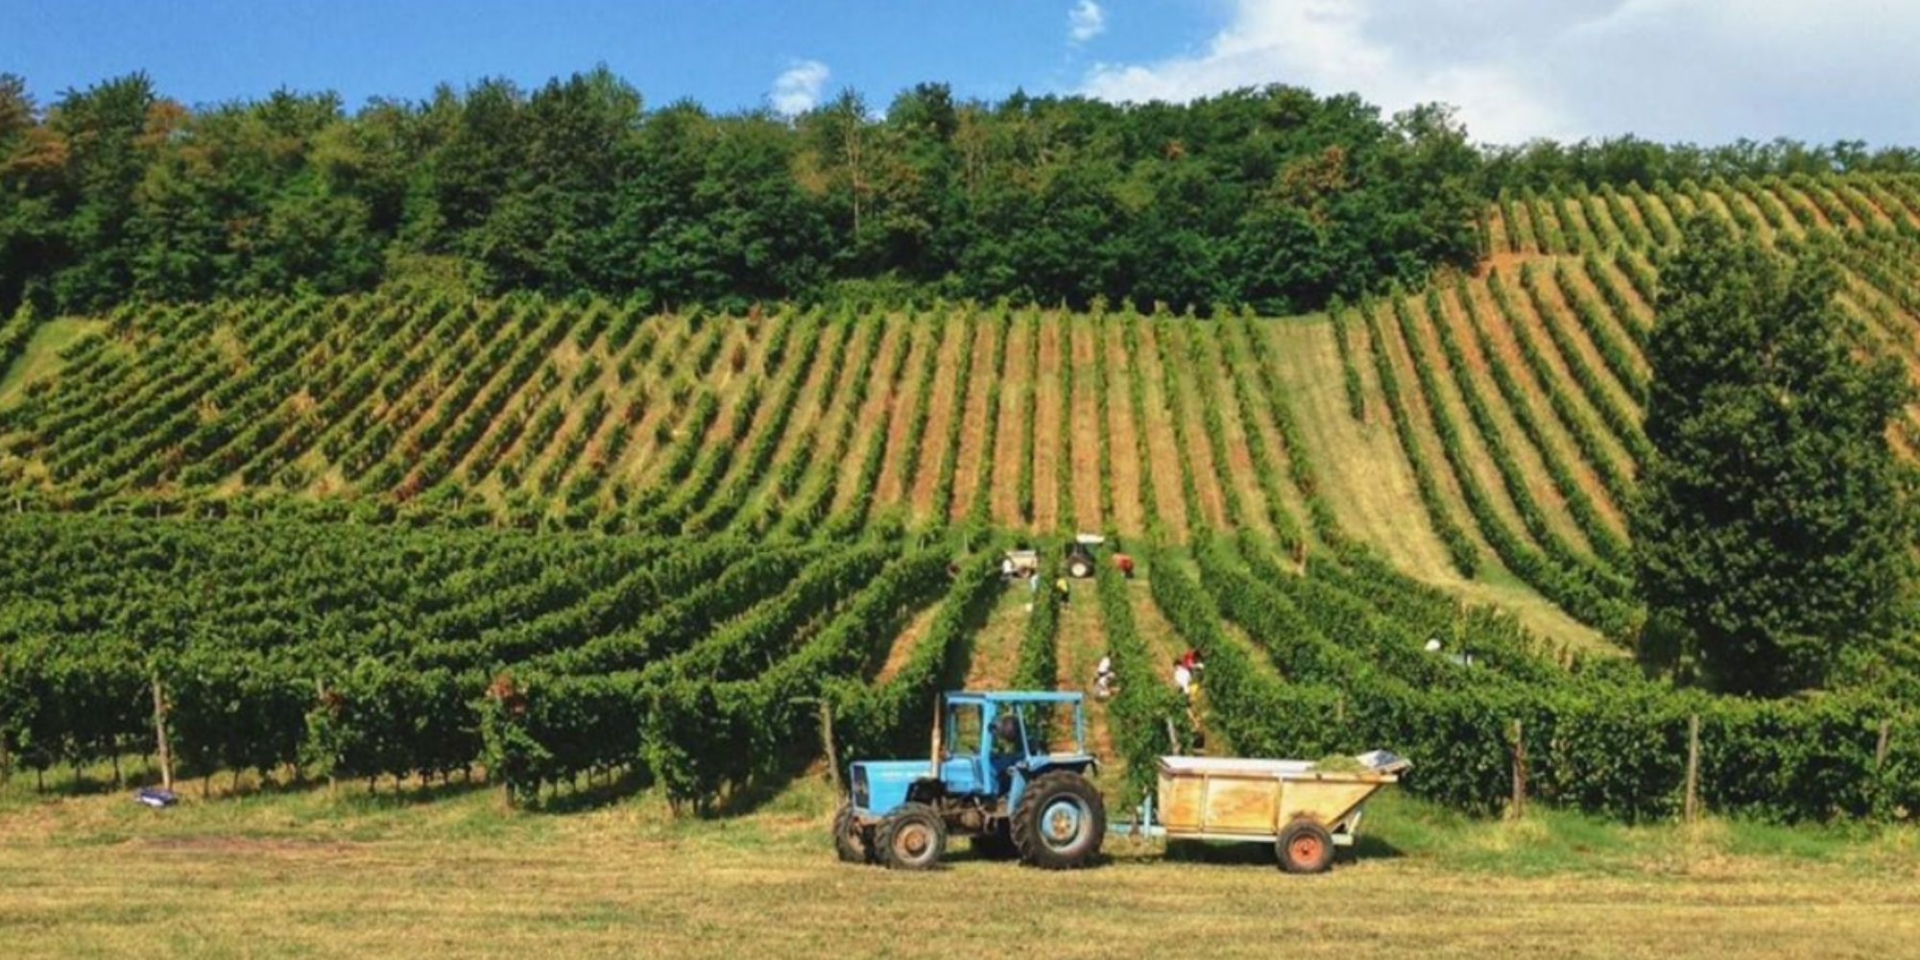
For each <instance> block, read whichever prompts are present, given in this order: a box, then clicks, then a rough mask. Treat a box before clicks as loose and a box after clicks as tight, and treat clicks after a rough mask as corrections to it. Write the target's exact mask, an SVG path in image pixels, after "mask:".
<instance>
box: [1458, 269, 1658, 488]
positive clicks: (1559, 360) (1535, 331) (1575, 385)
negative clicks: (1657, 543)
mask: <svg viewBox="0 0 1920 960" xmlns="http://www.w3.org/2000/svg"><path fill="white" fill-rule="evenodd" d="M1501 280H1502V281H1503V282H1505V283H1506V285H1507V295H1508V298H1509V302H1510V303H1512V304H1513V308H1514V312H1515V314H1516V317H1517V320H1518V322H1519V323H1521V324H1522V325H1524V326H1525V328H1526V333H1527V336H1528V337H1530V338H1531V339H1532V340H1533V342H1534V344H1535V345H1536V346H1537V347H1539V350H1540V355H1541V357H1542V359H1544V360H1545V361H1546V364H1547V368H1548V369H1549V370H1551V371H1552V373H1553V378H1554V379H1555V380H1556V381H1557V382H1558V383H1559V384H1560V386H1561V388H1562V389H1563V390H1564V391H1566V394H1567V396H1568V398H1569V399H1570V402H1571V403H1572V404H1573V406H1574V408H1575V409H1577V410H1578V411H1580V415H1581V416H1583V417H1585V418H1586V419H1587V421H1588V422H1589V423H1591V424H1593V428H1594V432H1595V433H1596V434H1597V435H1598V436H1599V438H1600V444H1601V446H1603V447H1605V448H1606V456H1607V457H1608V458H1609V459H1611V460H1612V461H1613V462H1614V463H1615V464H1618V465H1621V467H1622V469H1624V470H1625V472H1626V473H1628V474H1632V473H1633V471H1634V462H1633V457H1632V455H1631V454H1629V453H1628V452H1627V448H1626V445H1625V443H1624V442H1622V441H1621V439H1620V438H1619V437H1617V436H1615V435H1614V433H1613V431H1612V430H1611V429H1610V428H1608V426H1607V422H1606V419H1605V418H1604V417H1602V416H1600V411H1599V409H1598V408H1597V407H1595V406H1594V405H1593V398H1592V397H1589V396H1588V395H1587V391H1586V390H1585V389H1584V388H1583V387H1581V385H1580V381H1579V380H1576V379H1574V376H1573V371H1572V369H1571V368H1570V367H1568V366H1567V360H1566V358H1565V357H1563V356H1561V354H1560V345H1559V344H1558V343H1556V342H1554V339H1553V337H1552V335H1550V334H1549V333H1548V332H1547V329H1546V324H1547V321H1546V320H1545V319H1544V318H1542V317H1541V316H1540V313H1539V311H1537V310H1535V309H1534V308H1533V298H1531V297H1529V296H1527V294H1526V291H1525V290H1523V289H1521V286H1520V277H1519V274H1518V273H1513V274H1503V275H1502V276H1501ZM1487 316H1488V320H1489V322H1490V323H1491V324H1492V326H1493V327H1495V328H1496V333H1495V335H1496V336H1498V335H1499V332H1501V331H1504V332H1506V333H1507V334H1508V335H1509V336H1511V335H1512V331H1511V330H1509V329H1508V328H1507V326H1506V320H1505V318H1503V317H1501V316H1500V315H1499V314H1498V313H1497V312H1496V313H1491V314H1488V315H1487ZM1556 322H1558V321H1556ZM1517 349H1518V343H1517V341H1516V352H1517ZM1519 369H1523V370H1526V371H1527V372H1528V373H1529V375H1531V373H1532V368H1531V367H1528V366H1527V365H1526V364H1525V363H1524V362H1522V364H1521V366H1520V367H1519Z"/></svg>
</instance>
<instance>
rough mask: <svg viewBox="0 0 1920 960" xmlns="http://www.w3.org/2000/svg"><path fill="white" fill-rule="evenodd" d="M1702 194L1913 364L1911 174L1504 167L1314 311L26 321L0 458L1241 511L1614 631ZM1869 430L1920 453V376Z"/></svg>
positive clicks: (995, 518) (222, 485)
mask: <svg viewBox="0 0 1920 960" xmlns="http://www.w3.org/2000/svg"><path fill="white" fill-rule="evenodd" d="M1700 209H1705V210H1707V211H1709V212H1711V213H1714V214H1715V215H1719V216H1724V217H1728V218H1729V219H1730V220H1731V222H1733V223H1734V224H1735V225H1737V227H1738V228H1739V229H1740V230H1742V231H1747V232H1753V233H1758V234H1759V235H1761V236H1763V237H1764V238H1766V239H1767V240H1769V241H1770V242H1772V243H1774V244H1776V245H1777V246H1779V247H1780V248H1782V249H1784V250H1787V251H1789V252H1791V251H1794V250H1796V249H1798V248H1799V246H1800V245H1801V244H1804V243H1806V242H1809V241H1810V239H1811V238H1813V237H1816V236H1818V235H1821V234H1834V235H1837V236H1840V237H1842V238H1844V240H1845V244H1844V250H1845V255H1844V261H1845V264H1846V267H1847V271H1848V292H1847V296H1846V302H1845V306H1846V308H1847V309H1848V310H1849V311H1850V312H1852V313H1854V314H1855V315H1857V316H1858V317H1859V318H1860V319H1861V320H1862V321H1863V327H1864V329H1865V331H1866V340H1865V341H1864V342H1863V343H1862V348H1863V349H1867V350H1882V351H1892V352H1894V353H1895V354H1897V355H1898V356H1899V357H1900V358H1901V359H1902V360H1903V361H1905V362H1906V363H1907V364H1908V366H1909V368H1910V369H1913V370H1915V371H1916V376H1920V339H1916V337H1915V327H1914V320H1915V317H1916V315H1917V314H1916V311H1920V275H1916V273H1915V270H1914V265H1915V263H1916V257H1915V252H1916V251H1920V180H1916V179H1913V178H1903V177H1894V176H1855V177H1847V178H1833V179H1828V180H1818V181H1817V180H1811V179H1805V178H1800V179H1794V180H1770V181H1767V182H1744V181H1743V182H1740V183H1737V184H1729V183H1715V184H1710V185H1707V186H1704V187H1703V186H1700V185H1695V184H1691V183H1688V184H1682V185H1680V186H1677V187H1672V188H1668V187H1665V186H1661V187H1659V188H1657V189H1655V190H1652V191H1642V190H1637V189H1635V190H1629V191H1624V192H1623V191H1618V190H1615V189H1612V188H1606V189H1603V190H1601V191H1598V192H1582V193H1580V194H1577V195H1557V194H1555V195H1548V196H1540V195H1535V194H1532V193H1526V194H1523V195H1519V196H1512V197H1507V198H1504V199H1503V200H1502V201H1501V202H1499V203H1497V204H1495V205H1493V206H1492V207H1491V208H1490V209H1489V210H1488V211H1487V213H1486V216H1485V222H1484V223H1483V233H1484V236H1485V237H1486V241H1487V244H1488V246H1489V251H1490V252H1489V256H1488V259H1487V261H1486V263H1485V264H1484V265H1483V267H1482V268H1481V270H1480V271H1478V272H1477V273H1476V274H1475V275H1472V276H1465V275H1456V274H1452V273H1448V274H1446V275H1443V276H1441V277H1439V278H1438V279H1436V281H1435V282H1434V283H1433V284H1431V285H1430V286H1428V287H1427V288H1425V289H1422V290H1417V291H1411V292H1409V293H1407V294H1404V295H1396V296H1393V297H1389V298H1386V299H1383V300H1380V301H1377V302H1370V303H1367V304H1365V305H1362V306H1359V307H1348V308H1336V309H1335V310H1334V311H1333V312H1332V314H1331V316H1330V317H1326V316H1314V317H1307V318H1293V319H1285V320H1266V319H1251V318H1245V317H1242V318H1235V319H1231V320H1221V321H1217V322H1216V321H1192V320H1188V319H1182V318H1176V317H1169V316H1164V315H1160V316H1150V317H1145V318H1141V317H1138V316H1136V315H1135V314H1133V313H1132V312H1131V311H1123V310H1109V311H1104V312H1100V313H1095V314H1063V313H1058V312H1054V311H1042V310H1031V309H1020V308H1014V309H1009V308H1006V307H1000V306H982V307H963V306H954V307H942V308H937V309H934V310H931V311H923V312H918V313H915V314H913V315H901V314H886V315H881V314H857V315H856V314H853V313H850V312H847V311H822V310H814V311H806V312H803V311H798V310H794V309H791V308H789V309H784V310H774V311H771V312H768V313H765V314H762V313H760V312H759V311H757V310H756V311H755V312H753V313H752V314H749V315H747V316H719V315H705V314H698V313H695V314H682V315H673V316H656V315H648V314H642V313H640V312H636V311H635V310H632V309H629V308H626V307H624V306H622V305H620V304H617V303H611V302H606V301H578V300H576V301H567V302H564V303H555V302H549V301H543V300H539V299H535V298H509V299H507V300H504V301H487V302H453V301H451V300H448V299H445V298H436V297H434V296H432V295H427V294H409V293H398V294H383V295H376V296H360V297H347V298H341V299H335V300H311V299H309V300H261V301H236V302H219V303H215V304H212V305H208V306H202V307H181V308H154V309H150V310H140V309H126V310H122V311H120V312H119V313H117V314H115V315H114V316H112V317H110V318H106V319H104V320H100V321H62V322H59V323H53V324H46V325H43V326H42V327H41V329H40V333H39V335H38V336H37V337H35V338H33V339H32V340H31V341H29V342H28V344H27V347H26V350H25V357H24V358H23V359H22V360H21V362H20V363H18V364H16V365H15V367H16V369H14V370H13V371H12V373H11V374H10V375H9V376H8V378H7V379H6V380H4V381H0V481H4V482H6V483H8V484H9V485H10V486H11V487H12V489H14V490H15V491H16V492H30V493H31V495H32V496H34V497H36V498H45V499H47V500H49V501H51V502H52V503H54V504H57V505H61V506H65V507H77V508H88V507H92V506H96V505H101V504H107V503H113V502H145V501H150V500H151V501H156V502H155V503H154V504H153V505H152V509H155V510H160V511H162V512H166V511H168V510H169V509H172V510H189V511H198V512H205V511H208V510H213V511H216V512H218V511H219V510H220V509H221V508H222V505H223V504H224V505H231V504H235V503H243V502H244V503H257V502H260V500H261V499H262V498H264V499H266V500H268V501H272V500H274V499H276V498H277V497H279V496H280V495H285V494H293V495H295V496H296V497H297V498H299V499H302V500H306V499H313V500H317V501H320V502H322V503H327V504H333V505H335V506H337V507H339V508H342V509H347V510H349V511H352V512H358V513H361V514H363V515H374V516H385V515H389V514H391V513H394V512H398V513H402V514H412V515H424V516H449V515H465V516H468V518H469V522H473V521H478V522H489V523H496V524H506V525H514V526H537V525H551V526H560V527H568V528H582V529H589V528H590V529H601V530H609V531H635V532H639V531H644V532H650V533H655V534H667V533H680V532H687V533H710V532H717V531H721V530H726V529H746V530H754V531H762V532H765V531H769V530H781V531H784V532H789V533H799V532H806V531H811V530H814V529H817V528H820V527H822V526H827V527H831V528H833V529H836V530H843V531H850V530H855V529H860V528H862V527H864V526H866V525H868V524H870V523H873V522H876V521H879V520H881V519H883V518H897V519H898V520H900V521H902V522H904V523H905V524H906V525H907V526H909V527H911V528H916V529H925V528H929V527H935V526H939V525H942V524H945V523H949V522H952V523H963V522H964V523H968V524H971V525H972V526H974V527H977V528H985V527H994V528H1000V529H1009V530H1018V531H1028V532H1032V533H1056V532H1064V531H1071V530H1075V529H1088V530H1105V531H1108V532H1112V533H1116V534H1118V535H1120V536H1121V537H1122V538H1123V539H1132V538H1135V537H1139V536H1141V535H1143V534H1146V533H1148V532H1149V531H1155V532H1160V533H1164V534H1165V535H1166V536H1167V537H1169V538H1170V539H1171V540H1173V541H1175V542H1185V541H1186V540H1188V539H1189V538H1190V537H1191V535H1192V534H1193V533H1194V531H1196V530H1201V529H1211V530H1250V531H1253V532H1255V533H1257V534H1258V535H1259V536H1261V537H1262V538H1265V539H1269V540H1271V541H1273V542H1275V543H1276V544H1277V545H1278V546H1279V547H1280V548H1281V549H1283V550H1285V551H1287V552H1290V553H1293V552H1296V551H1297V552H1298V553H1301V554H1306V553H1311V552H1314V551H1317V550H1319V549H1321V548H1323V547H1327V546H1337V545H1340V544H1342V543H1344V542H1346V541H1348V540H1352V541H1357V542H1359V543H1364V544H1367V545H1369V546H1371V547H1373V548H1374V549H1375V550H1377V551H1379V553H1380V554H1382V555H1384V556H1385V557H1386V558H1388V559H1389V560H1390V561H1391V562H1392V563H1393V564H1394V565H1395V566H1397V567H1398V568H1400V569H1401V570H1403V571H1405V572H1406V573H1408V574H1410V575H1412V576H1414V577H1416V578H1418V579H1421V580H1423V581H1426V582H1428V583H1432V584H1437V585H1442V586H1445V587H1446V588H1448V589H1450V590H1454V591H1457V592H1459V593H1461V594H1463V595H1465V596H1467V597H1470V598H1473V599H1476V600H1492V601H1494V602H1497V603H1499V604H1501V605H1503V606H1505V607H1507V608H1508V609H1512V610H1516V611H1519V612H1520V613H1521V615H1522V616H1523V617H1524V618H1525V620H1526V621H1527V622H1528V623H1529V624H1530V625H1532V626H1533V627H1534V628H1536V629H1538V630H1540V631H1542V632H1545V633H1547V634H1549V635H1551V636H1554V637H1558V638H1563V639H1566V640H1574V641H1579V640H1585V639H1587V638H1590V637H1592V633H1591V632H1589V630H1588V629H1587V628H1588V627H1591V628H1596V629H1598V630H1599V631H1600V632H1602V633H1605V634H1609V635H1616V636H1618V635H1625V634H1626V633H1628V632H1630V631H1631V629H1632V625H1633V623H1634V614H1633V611H1632V610H1631V608H1630V599H1629V597H1628V590H1627V580H1626V577H1627V573H1628V570H1627V565H1626V561H1627V536H1626V527H1625V520H1624V512H1623V507H1624V504H1625V503H1626V501H1627V497H1628V496H1629V495H1630V493H1631V490H1632V485H1633V477H1634V472H1635V464H1636V463H1637V461H1639V460H1640V459H1641V458H1642V457H1643V456H1644V455H1645V451H1646V439H1645V437H1644V436H1643V435H1642V433H1641V432H1640V429H1639V425H1638V422H1639V416H1640V404H1641V400H1642V398H1643V397H1644V391H1645V389H1646V377H1647V367H1646V363H1645V361H1644V359H1643V358H1642V357H1641V355H1640V350H1641V348H1642V346H1643V344H1644V342H1645V337H1646V332H1647V330H1648V328H1649V325H1650V324H1651V322H1652V313H1651V308H1650V306H1649V305H1650V303H1651V301H1652V299H1653V296H1654V292H1655V289H1656V287H1657V284H1658V261H1659V257H1660V250H1661V249H1662V248H1664V247H1665V246H1667V245H1669V244H1671V243H1672V242H1673V240H1674V239H1675V237H1676V236H1677V232H1676V227H1675V224H1676V222H1677V221H1678V220H1679V219H1681V218H1684V217H1686V216H1688V215H1691V214H1692V213H1693V212H1695V211H1696V210H1700ZM1142 320H1144V321H1145V322H1140V321H1142ZM89 331H90V332H91V333H92V335H87V333H88V332H89ZM1892 440H1893V442H1894V443H1895V444H1896V445H1897V446H1898V448H1899V449H1900V450H1902V451H1903V452H1905V453H1908V454H1911V453H1912V452H1913V450H1914V449H1915V447H1916V443H1917V442H1920V407H1916V408H1914V409H1913V410H1912V411H1910V415H1909V418H1908V420H1907V421H1906V422H1905V423H1903V424H1902V425H1901V428H1900V429H1899V430H1898V431H1896V432H1895V435H1894V436H1893V438H1892ZM165 504H171V505H172V506H171V507H167V506H165ZM1536 595H1538V597H1544V598H1545V600H1546V601H1548V602H1546V603H1542V602H1540V600H1539V599H1538V598H1537V597H1536ZM1583 625H1584V626H1583Z"/></svg>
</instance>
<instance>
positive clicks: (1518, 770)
mask: <svg viewBox="0 0 1920 960" xmlns="http://www.w3.org/2000/svg"><path fill="white" fill-rule="evenodd" d="M1525 732H1526V731H1525V728H1524V727H1522V726H1521V724H1520V721H1518V720H1515V721H1513V723H1512V725H1511V726H1509V727H1508V728H1507V737H1508V739H1509V741H1510V742H1511V744H1512V746H1513V798H1512V800H1510V801H1509V802H1508V804H1507V816H1509V817H1514V818H1519V817H1524V816H1526V815H1527V740H1526V736H1525Z"/></svg>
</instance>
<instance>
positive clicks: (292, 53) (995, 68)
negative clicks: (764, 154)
mask: <svg viewBox="0 0 1920 960" xmlns="http://www.w3.org/2000/svg"><path fill="white" fill-rule="evenodd" d="M1075 5H1076V4H1075V3H1074V2H1072V0H1068V2H1046V0H964V2H960V0H955V2H946V3H933V2H918V0H711V2H684V3H665V2H625V3H623V2H613V0H511V2H507V0H477V2H466V3H440V2H426V0H371V2H370V0H334V2H326V3H323V2H315V0H169V2H154V0H141V2H135V0H120V2H100V0H57V2H43V0H6V3H5V6H8V7H12V8H14V9H15V11H16V12H15V14H14V15H11V16H8V17H7V18H6V19H7V20H8V21H10V26H9V27H8V28H6V29H5V30H4V31H0V70H10V71H12V72H16V73H20V74H23V75H25V76H26V77H27V79H28V82H29V84H30V85H31V87H32V88H33V89H34V90H35V91H36V92H37V93H38V94H39V95H40V96H41V97H42V99H48V98H50V97H51V96H52V95H53V94H55V93H57V92H58V91H60V90H63V89H66V88H69V87H74V86H84V85H86V84H89V83H93V82H96V81H98V80H100V79H103V78H105V77H108V76H113V75H116V74H120V73H125V72H128V71H132V70H137V69H144V70H146V71H147V72H148V73H149V74H150V75H152V77H153V78H154V80H155V81H156V82H157V83H158V84H159V85H160V87H161V89H162V90H164V91H165V92H166V93H167V94H169V95H171V96H173V97H175V98H177V99H181V100H184V101H186V102H188V103H202V102H210V101H219V100H226V99H231V98H235V97H249V96H258V95H260V94H262V93H265V92H268V91H271V90H273V89H275V88H277V87H280V86H289V87H293V88H296V89H302V90H319V89H331V90H336V91H338V92H339V93H341V94H342V95H343V96H344V97H345V98H346V100H347V102H348V104H349V105H358V104H359V103H361V102H363V101H364V100H365V99H366V98H368V97H370V96H398V97H407V98H421V97H425V96H426V95H427V94H429V93H430V92H431V91H432V89H433V86H434V84H435V83H437V82H439V81H442V80H446V81H452V82H454V83H456V84H460V83H465V82H468V81H472V80H475V79H478V78H480V77H484V76H491V75H504V76H507V77H511V78H513V79H514V80H517V81H520V82H521V83H523V84H526V85H533V84H537V83H539V82H541V81H544V80H545V79H546V78H548V77H551V76H554V75H556V74H559V75H564V74H566V73H571V72H573V71H576V70H582V69H587V68H590V67H592V66H593V65H594V64H596V63H601V62H604V63H606V64H607V65H608V66H609V67H610V68H612V69H613V71H614V72H615V73H618V74H620V75H621V76H623V77H625V78H627V79H628V80H629V81H631V82H632V83H633V84H634V85H635V86H636V87H638V88H640V90H641V92H642V93H643V94H644V95H645V97H646V99H647V100H648V102H650V103H656V104H664V103H666V102H668V101H671V100H675V99H678V98H681V97H692V98H694V99H696V100H699V101H701V102H702V103H705V104H707V105H708V106H711V107H713V108H715V109H718V110H723V111H724V110H731V109H735V108H741V107H754V106H758V105H761V104H762V103H764V102H766V98H767V97H768V95H769V92H770V91H771V89H772V88H773V85H774V83H775V81H776V79H777V78H778V77H779V75H780V74H782V73H783V72H785V71H787V70H789V69H790V68H792V67H793V66H794V65H795V64H799V63H803V62H811V63H818V64H823V65H825V66H826V69H827V72H828V76H827V78H826V79H825V81H824V84H823V89H824V91H825V93H826V94H827V95H831V94H832V93H833V92H836V91H838V90H839V89H841V88H843V87H847V86H851V87H854V88H855V89H858V90H860V91H861V92H863V93H865V94H866V95H867V97H868V99H869V100H870V101H874V102H875V103H874V106H875V107H876V108H880V107H884V106H885V104H886V100H887V99H888V98H890V97H891V96H892V95H893V94H894V93H895V92H897V91H899V90H900V89H903V88H905V87H907V86H910V85H911V84H913V83H916V82H919V81H922V80H943V81H946V82H948V83H951V84H952V85H953V86H954V88H955V90H956V91H957V92H960V93H961V94H962V95H965V96H977V97H983V98H998V97H1001V96H1004V95H1006V94H1008V93H1010V92H1012V91H1013V90H1015V89H1016V88H1022V87H1024V88H1025V89H1027V90H1029V91H1041V90H1070V89H1073V88H1075V87H1077V86H1078V84H1079V81H1080V79H1081V78H1082V76H1084V75H1085V73H1086V71H1087V70H1088V69H1089V68H1090V67H1091V66H1092V65H1093V64H1094V63H1096V62H1097V61H1099V60H1118V59H1125V60H1136V59H1146V58H1149V57H1153V56H1158V55H1161V54H1164V53H1166V52H1168V51H1169V50H1172V49H1179V48H1180V47H1181V46H1182V44H1183V43H1184V44H1185V45H1187V46H1191V47H1194V48H1197V47H1198V46H1199V45H1201V44H1203V43H1204V42H1205V41H1206V39H1207V38H1208V37H1209V36H1211V35H1212V33H1213V32H1214V31H1215V30H1217V29H1218V28H1219V26H1220V23H1221V16H1222V14H1223V13H1224V8H1222V7H1220V6H1218V5H1214V4H1208V3H1196V2H1190V0H1150V2H1143V3H1133V4H1129V7H1128V11H1127V16H1126V17H1125V18H1122V19H1116V18H1113V17H1112V16H1111V15H1110V14H1107V13H1106V12H1105V10H1104V8H1103V7H1101V6H1100V5H1098V4H1095V5H1094V9H1096V10H1101V11H1102V13H1101V14H1100V15H1097V17H1096V19H1097V20H1098V21H1099V22H1100V23H1099V27H1100V28H1099V29H1098V30H1097V31H1096V30H1093V29H1091V28H1087V27H1083V28H1082V30H1081V34H1082V37H1083V39H1078V40H1076V39H1075V38H1074V36H1073V29H1074V25H1073V20H1072V13H1073V9H1074V7H1075ZM456 11H457V12H456ZM1084 19H1085V18H1084V15H1083V21H1084Z"/></svg>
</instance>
